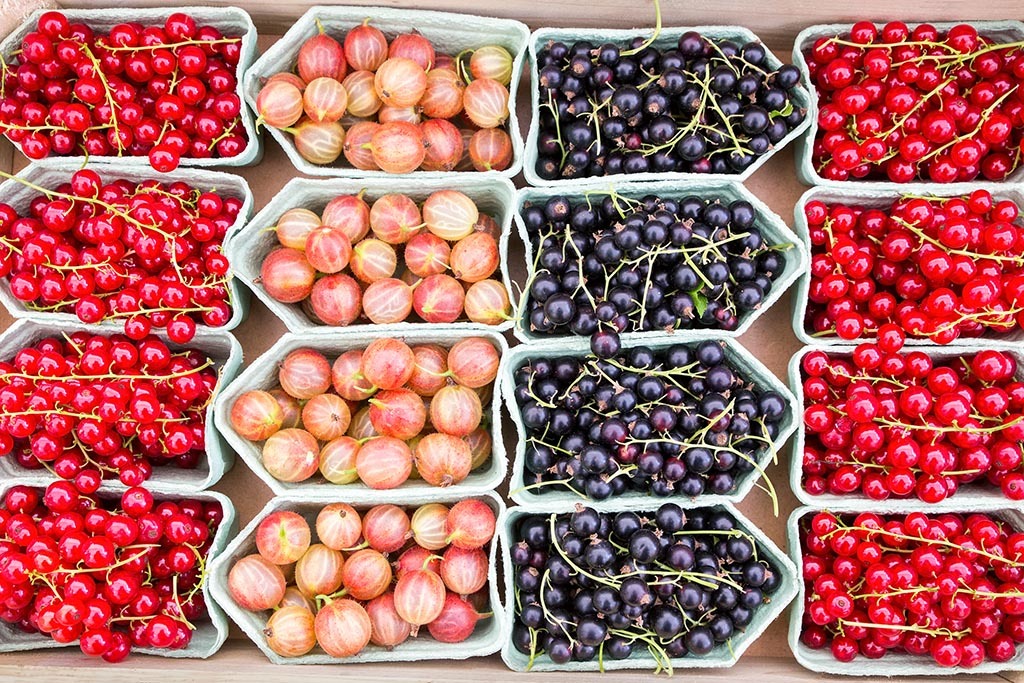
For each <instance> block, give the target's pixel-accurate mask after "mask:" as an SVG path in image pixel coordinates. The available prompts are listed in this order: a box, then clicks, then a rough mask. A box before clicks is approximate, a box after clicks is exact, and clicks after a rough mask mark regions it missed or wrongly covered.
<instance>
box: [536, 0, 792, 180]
mask: <svg viewBox="0 0 1024 683" xmlns="http://www.w3.org/2000/svg"><path fill="white" fill-rule="evenodd" d="M659 19H660V17H659ZM530 57H531V61H533V63H534V64H535V66H536V70H535V71H534V72H533V74H532V75H533V82H532V84H531V94H532V106H533V111H534V116H533V119H532V120H531V122H530V132H529V135H528V136H527V140H526V157H525V159H524V163H523V173H524V175H525V177H526V180H527V182H529V183H530V184H531V185H548V184H565V183H574V182H579V181H581V180H583V179H586V178H595V177H603V176H613V175H627V176H632V179H633V180H657V179H659V178H664V177H671V178H675V179H682V178H687V179H690V180H693V179H696V178H700V177H703V176H706V175H708V174H715V175H724V176H727V177H731V178H733V179H739V180H744V179H746V178H748V177H749V176H750V175H751V174H752V173H753V172H754V171H755V170H757V168H758V167H760V166H761V164H763V163H764V161H765V160H767V159H768V157H770V156H771V154H773V153H774V152H775V150H776V149H778V148H781V147H783V146H784V145H786V144H788V143H789V142H791V141H793V140H795V139H797V138H798V136H799V135H800V134H801V132H802V131H803V130H805V129H806V128H807V126H808V125H809V124H810V118H809V111H811V110H809V109H808V107H809V98H808V93H807V89H806V83H805V82H804V78H803V76H802V75H801V72H800V69H798V68H797V67H796V66H794V65H792V64H783V63H782V62H781V61H780V60H779V58H778V57H776V56H775V55H774V54H772V53H771V51H769V50H768V49H767V48H766V47H765V46H764V44H763V43H762V42H761V41H760V39H759V38H758V37H757V36H756V35H754V33H752V32H751V31H749V30H747V29H745V28H741V27H738V26H704V27H701V28H698V29H687V28H662V26H661V24H660V23H658V25H657V26H656V27H655V29H654V31H653V32H651V33H648V34H647V35H639V36H638V35H637V33H636V31H631V30H597V29H561V28H559V29H540V30H538V31H535V32H534V33H533V35H532V36H531V40H530ZM601 114H603V117H602V118H600V119H599V118H598V116H599V115H601ZM598 124H599V125H598Z"/></svg>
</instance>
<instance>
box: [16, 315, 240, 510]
mask: <svg viewBox="0 0 1024 683" xmlns="http://www.w3.org/2000/svg"><path fill="white" fill-rule="evenodd" d="M80 330H84V331H86V332H89V333H92V334H96V333H101V334H105V335H108V336H109V335H110V334H112V331H110V330H104V329H100V328H97V327H95V326H90V325H84V324H82V323H79V324H77V325H71V324H63V325H62V324H57V323H46V322H41V321H38V320H29V319H22V320H17V321H15V322H14V324H12V325H11V326H10V327H8V328H7V329H6V330H5V331H4V332H3V333H2V334H0V359H3V360H9V359H10V358H12V357H13V356H14V354H15V353H17V352H18V351H19V350H20V349H23V348H25V347H27V346H31V345H33V344H35V343H36V342H38V341H40V340H42V339H45V338H47V337H63V335H65V334H71V333H73V332H77V331H80ZM158 336H160V335H158ZM161 339H163V340H164V342H165V343H167V345H168V346H169V347H170V348H171V350H172V351H177V350H180V349H183V348H184V349H199V350H201V351H202V352H203V353H205V354H206V355H208V356H209V357H210V359H211V360H213V362H214V366H215V367H216V368H217V370H218V371H219V373H220V379H219V381H218V383H217V392H218V393H219V392H220V391H223V390H224V387H225V386H226V385H227V384H228V383H229V382H230V381H231V380H232V379H233V378H234V376H235V375H236V374H237V373H238V369H239V367H240V366H241V364H242V347H241V346H240V345H239V343H238V341H237V340H236V339H235V338H234V336H232V335H231V334H230V333H228V332H210V331H207V330H204V329H199V330H197V331H196V336H195V338H194V339H193V340H192V341H190V342H189V343H187V344H174V343H171V342H169V341H167V339H166V337H162V336H161ZM204 432H205V436H206V457H205V458H202V459H200V461H199V464H198V466H197V467H196V468H195V469H191V470H186V469H181V468H179V467H177V466H176V465H174V464H173V463H171V464H168V465H164V466H160V467H154V468H153V476H152V477H150V479H149V480H148V481H147V482H146V483H145V485H144V486H145V487H146V488H150V487H153V488H154V489H158V490H161V491H163V492H165V493H167V494H169V495H170V494H174V495H191V494H193V493H195V492H198V491H202V490H204V489H207V488H209V487H211V486H213V485H214V484H216V483H217V482H218V481H220V478H221V477H223V476H224V474H225V473H226V472H227V471H228V470H229V469H231V465H232V464H233V463H234V460H235V458H234V453H232V451H231V449H229V448H227V445H226V444H225V443H224V442H223V440H222V439H221V437H220V435H219V434H218V433H217V430H216V429H214V426H213V401H210V403H209V405H208V406H207V407H206V418H205V430H204ZM38 479H43V480H46V481H54V478H53V477H50V476H48V475H47V474H46V470H26V469H24V468H22V467H21V466H19V465H18V464H17V463H16V462H15V460H14V458H13V457H3V458H0V480H3V481H14V482H18V483H25V482H30V481H33V480H38ZM103 488H104V489H109V490H111V491H123V490H124V489H125V488H127V487H126V486H125V485H124V484H122V483H121V482H120V481H119V480H118V479H116V478H114V479H105V480H104V482H103Z"/></svg>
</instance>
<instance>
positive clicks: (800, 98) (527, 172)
mask: <svg viewBox="0 0 1024 683" xmlns="http://www.w3.org/2000/svg"><path fill="white" fill-rule="evenodd" d="M624 9H625V8H624ZM630 9H632V8H630ZM653 30H654V29H653V28H652V27H648V28H631V29H597V28H542V29H538V30H536V31H534V32H533V34H532V35H531V36H530V53H529V58H530V86H529V87H530V102H531V104H530V106H531V111H532V112H533V117H532V118H531V120H530V131H529V133H528V134H527V136H526V148H525V149H526V151H525V154H524V157H523V175H524V176H525V177H526V182H527V183H529V184H530V185H534V186H538V187H544V186H548V185H558V186H574V185H583V184H586V183H588V182H592V181H593V180H595V179H594V178H576V179H571V180H566V179H557V180H545V179H543V178H541V177H540V176H539V175H537V157H538V154H537V138H538V136H539V135H540V105H541V101H540V88H539V76H538V67H537V53H538V52H540V51H541V50H542V49H543V48H544V46H545V45H546V44H547V43H548V42H550V41H563V42H565V43H567V44H572V43H574V42H575V41H577V40H589V41H590V42H592V43H594V44H595V45H601V44H602V43H616V44H619V45H625V44H627V43H628V42H629V41H630V40H631V39H633V38H636V37H638V36H639V37H643V38H647V37H649V36H650V35H651V33H652V32H653ZM688 31H696V32H698V33H700V34H701V35H702V36H704V37H706V38H710V39H713V40H731V41H734V42H736V43H738V44H740V45H742V44H744V43H749V42H754V41H756V42H760V40H761V39H760V38H758V37H757V36H756V35H755V34H754V33H753V32H752V31H750V30H749V29H746V28H743V27H742V26H685V27H664V28H662V30H661V33H660V34H659V36H658V39H657V40H655V41H654V47H658V48H662V49H669V48H671V49H674V48H675V46H676V43H677V42H678V41H679V37H680V36H681V35H683V34H684V33H686V32H688ZM765 52H766V54H767V58H766V63H767V64H768V65H770V66H771V67H772V68H778V67H780V66H782V62H781V61H780V60H779V58H778V57H776V56H775V54H774V53H773V52H772V51H771V50H769V49H767V46H766V47H765ZM797 66H800V67H801V76H800V87H798V88H796V89H794V91H793V106H797V107H803V108H805V109H808V110H809V109H810V101H811V98H810V95H809V93H808V91H807V82H808V80H809V79H808V78H807V69H806V68H805V67H803V65H799V64H798V65H797ZM810 115H811V114H810V111H808V115H807V117H806V118H805V119H804V120H803V121H801V122H800V125H798V126H797V127H796V128H794V129H793V130H791V131H789V133H788V134H787V135H786V137H784V138H783V139H782V140H780V141H779V143H778V144H777V145H775V146H774V147H773V148H772V149H771V150H770V151H769V152H767V153H766V154H763V155H761V156H759V157H758V158H757V159H755V160H754V162H753V163H751V164H750V166H748V167H747V168H746V169H745V170H744V171H743V172H742V173H722V174H715V175H714V176H712V177H715V178H722V179H724V180H735V181H738V182H743V181H745V180H746V179H747V178H749V177H750V176H752V175H753V174H754V172H755V171H757V169H759V168H760V167H761V166H762V165H763V164H764V163H765V162H766V161H768V159H769V158H770V157H771V156H772V155H773V154H775V152H777V151H778V150H780V149H782V148H783V147H785V146H786V145H788V144H789V143H791V142H792V141H793V140H795V139H798V138H799V137H800V136H801V134H802V133H803V132H804V131H805V130H807V126H808V125H809V122H810ZM609 177H610V178H611V177H620V178H623V179H626V178H628V179H629V180H630V181H634V182H639V181H649V180H695V181H697V182H704V181H706V180H707V178H708V174H706V173H682V172H671V173H657V172H648V173H633V174H630V175H622V176H609Z"/></svg>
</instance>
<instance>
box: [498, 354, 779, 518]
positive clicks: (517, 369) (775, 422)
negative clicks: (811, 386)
mask: <svg viewBox="0 0 1024 683" xmlns="http://www.w3.org/2000/svg"><path fill="white" fill-rule="evenodd" d="M504 374H505V376H504V377H503V382H504V386H503V390H504V392H505V394H506V397H505V403H506V405H507V407H508V409H509V411H510V412H511V414H512V421H513V422H514V423H515V424H516V429H517V432H518V436H519V439H518V442H517V444H516V455H515V461H514V462H513V465H512V474H511V483H510V485H509V486H510V488H511V491H510V496H511V497H512V499H513V500H515V501H516V502H517V503H520V504H522V505H528V506H530V505H544V504H550V503H551V501H552V500H555V501H561V502H564V501H567V500H577V501H578V500H581V499H586V500H587V501H589V502H590V503H591V504H593V505H595V506H597V507H601V508H602V509H604V507H606V506H608V507H614V506H615V505H616V501H619V500H627V501H628V502H629V504H630V505H638V504H641V503H643V502H645V501H651V500H658V499H685V500H690V501H693V500H696V501H701V502H723V501H730V502H736V501H739V500H742V499H743V498H744V496H746V495H747V494H748V493H749V492H750V491H751V489H753V488H754V487H755V486H758V487H760V488H763V489H764V491H765V493H766V495H767V497H768V498H769V504H770V505H773V506H774V505H777V494H776V492H775V490H774V487H773V484H772V481H771V478H770V477H765V476H764V474H765V469H766V468H767V467H768V466H770V465H771V464H772V463H774V462H776V461H777V459H778V452H779V450H780V449H781V447H782V444H783V443H785V441H786V439H787V438H788V437H789V435H790V434H791V433H792V432H793V430H794V429H795V428H796V420H795V417H794V414H793V412H792V411H791V409H790V406H792V405H793V404H794V402H795V399H794V398H793V396H792V395H791V394H790V392H789V390H788V389H787V388H786V386H785V385H784V384H783V383H782V382H780V381H779V380H778V379H777V378H776V377H774V376H773V375H772V374H771V373H770V372H769V371H768V370H767V369H766V368H765V367H764V366H763V365H761V364H760V363H759V362H758V361H757V360H755V359H754V358H752V357H751V356H750V354H748V353H747V352H746V351H744V350H743V349H742V348H741V347H740V346H739V345H737V344H735V343H733V342H726V343H722V342H718V341H704V342H700V343H697V342H692V343H680V342H676V341H675V340H674V339H672V338H671V337H662V338H660V339H658V340H656V341H652V342H651V343H650V344H643V343H632V344H629V345H627V346H625V347H623V348H622V349H618V348H609V349H607V350H605V349H602V350H600V351H598V352H597V353H592V352H590V351H589V350H588V349H587V348H586V347H585V346H582V345H580V344H576V345H575V347H573V346H568V345H565V346H552V345H547V346H536V347H532V346H531V345H523V346H519V347H516V348H515V349H514V350H513V351H512V352H511V353H509V355H508V357H507V360H506V363H505V366H504Z"/></svg>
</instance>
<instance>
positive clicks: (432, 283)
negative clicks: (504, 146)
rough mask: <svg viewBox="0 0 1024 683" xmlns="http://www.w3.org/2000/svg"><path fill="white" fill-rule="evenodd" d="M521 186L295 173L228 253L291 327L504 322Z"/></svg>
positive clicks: (508, 317)
mask: <svg viewBox="0 0 1024 683" xmlns="http://www.w3.org/2000/svg"><path fill="white" fill-rule="evenodd" d="M514 196H515V190H514V188H513V186H512V183H511V182H509V181H508V180H506V179H503V178H493V177H469V178H465V179H460V180H459V181H452V180H446V179H436V178H435V179H419V178H416V179H413V180H410V179H394V180H386V179H385V180H380V179H376V178H375V179H368V180H348V179H330V180H308V179H305V178H296V179H294V180H292V181H291V182H289V184H288V186H287V187H285V188H284V189H283V190H282V192H281V193H280V194H278V196H277V197H275V199H274V201H272V202H270V203H268V204H267V205H266V206H265V207H264V208H263V209H262V210H261V211H260V212H259V213H258V214H257V215H256V216H255V217H253V219H252V220H251V221H250V222H249V223H248V224H247V225H246V226H245V228H244V229H242V230H240V231H239V232H238V233H237V235H235V236H234V237H232V239H231V241H230V243H229V245H228V248H227V253H228V257H229V260H230V261H231V263H232V264H233V266H234V268H235V273H236V275H237V277H238V278H239V279H240V280H241V281H242V282H244V283H245V284H246V285H247V286H249V287H250V288H251V289H252V291H253V292H254V293H255V294H256V297H257V298H259V299H260V300H261V301H263V303H264V304H266V306H267V307H268V308H269V309H270V310H271V311H273V312H274V313H275V314H276V315H277V316H278V317H279V318H281V319H282V320H284V322H285V324H286V325H287V326H288V328H289V329H290V330H291V331H293V332H297V333H301V332H307V331H310V330H316V329H320V330H323V329H325V328H326V327H334V328H343V327H349V326H356V327H362V328H363V329H376V330H382V331H383V330H393V331H401V330H404V329H409V328H410V325H412V326H414V327H415V326H416V325H417V324H420V325H422V324H423V323H430V324H444V325H455V326H457V327H467V328H481V327H483V328H491V329H497V330H504V329H507V328H508V327H511V325H512V304H511V301H510V300H511V294H510V292H511V291H512V285H511V280H510V278H509V275H508V257H507V254H508V239H509V236H510V226H511V224H512V211H513V208H512V203H513V200H514ZM367 325H372V327H369V328H367V327H366V326H367Z"/></svg>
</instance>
